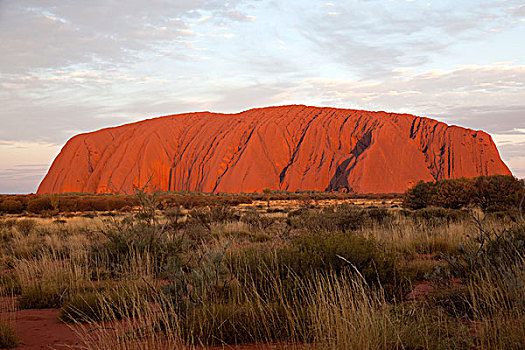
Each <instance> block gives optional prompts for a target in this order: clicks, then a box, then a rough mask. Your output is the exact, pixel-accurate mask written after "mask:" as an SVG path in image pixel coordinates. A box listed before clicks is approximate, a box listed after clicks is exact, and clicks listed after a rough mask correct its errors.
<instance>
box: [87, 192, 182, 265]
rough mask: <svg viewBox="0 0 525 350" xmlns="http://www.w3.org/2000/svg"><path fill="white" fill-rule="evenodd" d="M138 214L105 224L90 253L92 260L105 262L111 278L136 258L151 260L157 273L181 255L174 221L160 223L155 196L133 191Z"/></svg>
mask: <svg viewBox="0 0 525 350" xmlns="http://www.w3.org/2000/svg"><path fill="white" fill-rule="evenodd" d="M137 198H138V202H139V204H140V205H139V210H138V212H137V213H133V214H130V215H127V216H124V217H123V218H111V219H109V220H106V225H105V227H103V229H102V230H101V233H102V234H103V235H104V237H105V240H103V241H102V242H99V244H98V245H96V246H95V247H94V249H93V251H92V254H93V259H98V260H106V261H107V262H108V264H109V265H110V270H111V272H112V273H113V274H114V275H118V274H119V273H121V272H122V271H121V269H120V267H121V266H123V265H126V264H127V263H128V262H129V260H130V259H132V258H133V257H134V256H136V255H142V256H144V255H148V256H150V257H151V262H152V264H153V265H154V266H152V271H153V272H154V273H155V274H157V273H160V272H161V271H162V270H163V269H164V268H165V267H166V265H167V264H168V263H169V264H173V263H176V264H177V265H178V262H177V261H176V260H177V259H178V257H179V256H180V253H181V251H182V241H181V239H180V238H179V237H178V236H177V235H176V234H175V232H174V230H173V229H174V227H176V226H177V224H178V223H177V219H178V217H172V216H167V217H165V220H164V221H163V222H161V221H160V219H159V217H158V216H157V214H156V210H157V208H158V202H157V201H156V198H155V195H150V194H146V193H144V192H142V191H140V190H137Z"/></svg>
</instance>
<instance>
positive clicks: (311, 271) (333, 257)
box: [229, 232, 401, 293]
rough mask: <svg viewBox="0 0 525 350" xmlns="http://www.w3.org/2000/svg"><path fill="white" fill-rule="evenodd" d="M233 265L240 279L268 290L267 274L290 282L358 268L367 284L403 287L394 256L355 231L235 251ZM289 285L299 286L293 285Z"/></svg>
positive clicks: (232, 255)
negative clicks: (264, 248)
mask: <svg viewBox="0 0 525 350" xmlns="http://www.w3.org/2000/svg"><path fill="white" fill-rule="evenodd" d="M229 266H230V268H231V269H232V271H233V272H234V274H235V275H236V277H237V278H238V279H239V280H240V281H243V283H246V281H252V282H253V283H254V284H255V285H257V286H259V288H260V289H261V290H264V291H268V290H269V287H268V286H267V285H266V284H265V281H266V280H267V276H266V275H267V274H276V275H277V276H279V278H280V280H282V281H283V283H285V284H286V283H291V282H290V281H292V280H297V278H299V279H301V278H304V279H305V280H309V279H311V278H313V277H314V276H315V275H316V274H319V273H333V272H335V273H336V274H338V275H341V274H347V273H354V272H355V271H358V272H359V273H360V274H361V275H362V276H363V278H364V279H365V280H366V281H367V283H370V284H378V283H380V284H382V285H383V287H384V288H385V289H386V290H387V292H388V293H391V292H393V287H396V286H400V281H399V276H398V269H397V265H396V264H395V260H394V257H393V256H390V255H388V254H386V253H385V252H383V251H382V249H381V248H380V247H379V245H378V244H377V243H376V242H375V241H373V240H371V239H367V238H365V237H363V236H360V235H357V234H353V233H343V232H332V233H329V232H325V233H319V234H307V235H303V236H300V237H298V238H296V239H295V240H293V242H292V244H291V245H289V246H285V247H282V248H279V249H276V250H274V251H269V250H261V249H260V248H248V249H245V250H242V251H239V252H236V253H232V254H231V256H230V258H229ZM289 287H290V288H291V289H293V288H295V286H294V285H293V284H291V285H289ZM400 290H401V289H400Z"/></svg>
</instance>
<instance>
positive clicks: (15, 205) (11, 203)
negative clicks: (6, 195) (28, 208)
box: [0, 199, 24, 214]
mask: <svg viewBox="0 0 525 350" xmlns="http://www.w3.org/2000/svg"><path fill="white" fill-rule="evenodd" d="M23 210H24V205H23V204H22V203H21V202H20V201H17V200H16V199H5V200H4V201H3V202H1V203H0V212H4V213H8V214H20V213H21V212H22V211H23Z"/></svg>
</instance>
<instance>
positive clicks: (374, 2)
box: [300, 0, 522, 78]
mask: <svg viewBox="0 0 525 350" xmlns="http://www.w3.org/2000/svg"><path fill="white" fill-rule="evenodd" d="M519 4H520V1H518V0H507V1H498V2H494V1H489V0H480V1H462V2H441V3H438V4H437V5H436V6H432V7H429V6H426V4H424V3H421V2H415V1H414V2H412V1H411V2H399V1H390V2H388V3H387V2H385V1H382V0H367V1H352V2H344V4H343V3H341V4H337V5H334V4H331V6H330V11H329V12H325V11H316V12H314V13H312V12H308V11H305V13H306V14H309V15H307V16H305V18H303V20H302V21H301V24H300V28H301V30H302V33H303V35H304V37H305V38H306V39H307V40H309V41H310V42H311V43H312V44H313V47H314V50H315V51H317V52H318V53H319V54H324V56H325V57H327V58H331V60H332V61H334V62H337V63H339V64H341V65H343V66H346V67H347V68H349V69H351V70H352V71H354V72H357V73H358V74H359V75H360V76H361V77H367V78H370V77H382V76H385V75H388V74H391V73H392V72H393V70H395V69H397V68H402V67H417V66H421V65H425V64H428V63H430V62H431V61H432V60H433V59H434V58H435V57H436V55H446V54H447V53H448V51H449V50H450V49H451V47H453V46H454V45H458V44H461V43H469V44H471V43H473V42H475V41H478V42H479V41H484V40H487V35H490V33H491V32H498V31H501V30H502V29H503V28H507V27H511V26H516V25H518V22H517V21H515V20H512V19H513V17H514V16H516V14H517V13H518V14H519V13H521V11H522V8H521V6H520V7H518V5H519ZM513 5H514V6H515V7H513ZM322 7H326V4H325V5H323V6H322ZM323 13H324V15H323ZM334 14H337V15H334Z"/></svg>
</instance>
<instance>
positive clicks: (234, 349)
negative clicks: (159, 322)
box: [0, 298, 304, 350]
mask: <svg viewBox="0 0 525 350" xmlns="http://www.w3.org/2000/svg"><path fill="white" fill-rule="evenodd" d="M14 305H15V300H14V299H13V298H0V313H2V316H6V317H5V318H7V319H10V320H12V321H13V322H14V325H15V329H16V333H17V336H18V339H19V344H18V347H16V348H15V350H36V349H57V350H62V349H76V348H78V349H82V348H84V347H83V346H82V345H83V344H82V342H81V341H80V339H79V337H78V336H77V334H76V333H75V331H74V330H73V329H72V328H71V326H70V325H67V324H64V323H61V322H59V321H58V315H59V309H43V310H16V308H15V307H14ZM299 348H304V346H300V345H285V344H245V345H223V346H210V347H203V348H196V349H197V350H219V349H231V350H263V349H270V350H285V349H286V350H292V349H299Z"/></svg>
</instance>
